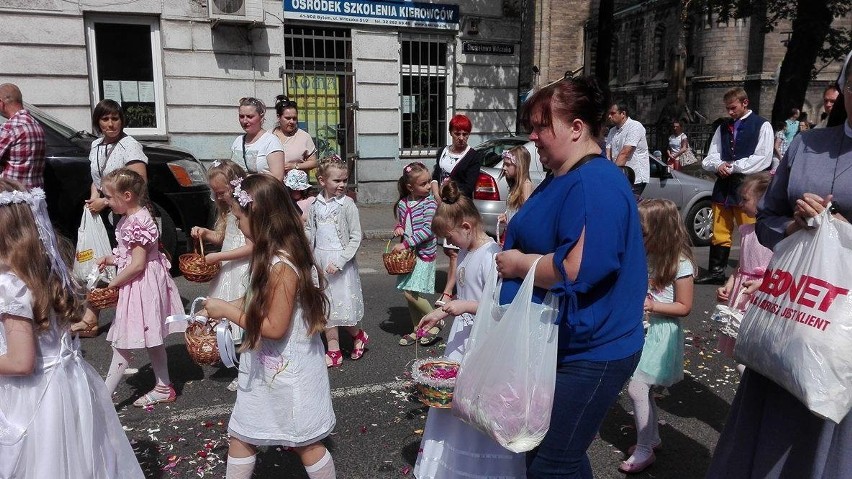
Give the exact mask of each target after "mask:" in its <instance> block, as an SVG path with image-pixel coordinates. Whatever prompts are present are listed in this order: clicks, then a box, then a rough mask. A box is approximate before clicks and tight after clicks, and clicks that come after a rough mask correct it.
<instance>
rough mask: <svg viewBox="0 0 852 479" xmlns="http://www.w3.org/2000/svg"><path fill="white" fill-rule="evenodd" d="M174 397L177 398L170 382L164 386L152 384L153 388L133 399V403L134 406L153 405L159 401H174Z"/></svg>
mask: <svg viewBox="0 0 852 479" xmlns="http://www.w3.org/2000/svg"><path fill="white" fill-rule="evenodd" d="M163 394H167V396H165V397H163V396H162V395H163ZM175 399H177V393H176V392H175V388H173V387H172V385H171V384H169V385H168V386H165V387H164V386H154V389H152V390H150V391H148V392H146V393H145V394H144V395H143V396H142V397H141V398H139V399H137V400H135V401H133V405H134V406H136V407H145V406H153V405H154V404H157V403H161V402H175Z"/></svg>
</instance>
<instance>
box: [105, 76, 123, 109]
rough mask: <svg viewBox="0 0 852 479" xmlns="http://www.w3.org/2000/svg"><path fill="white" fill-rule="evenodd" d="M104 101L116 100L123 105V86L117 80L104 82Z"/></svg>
mask: <svg viewBox="0 0 852 479" xmlns="http://www.w3.org/2000/svg"><path fill="white" fill-rule="evenodd" d="M103 86H104V100H115V101H117V102H118V103H119V104H121V84H120V82H119V81H117V80H104V81H103Z"/></svg>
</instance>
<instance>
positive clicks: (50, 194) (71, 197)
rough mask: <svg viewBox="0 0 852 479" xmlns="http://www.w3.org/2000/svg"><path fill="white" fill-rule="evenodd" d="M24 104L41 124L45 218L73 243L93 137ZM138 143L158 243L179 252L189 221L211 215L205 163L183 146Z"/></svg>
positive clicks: (203, 221) (203, 222) (205, 222)
mask: <svg viewBox="0 0 852 479" xmlns="http://www.w3.org/2000/svg"><path fill="white" fill-rule="evenodd" d="M26 108H27V109H28V110H29V111H30V113H31V114H32V115H33V117H35V119H36V120H38V121H39V123H41V125H42V127H44V133H45V143H46V144H47V145H46V146H47V151H46V156H47V158H46V159H47V164H46V167H45V171H44V184H45V188H44V189H45V193H46V194H47V207H48V211H49V212H50V219H51V221H52V222H53V227H54V228H55V229H56V230H57V232H58V233H60V234H62V235H63V236H65V237H67V238H69V239H71V240H72V241H74V242H75V243H76V240H77V228H78V227H79V225H80V218H81V215H82V213H83V205H84V202H85V200H87V199H88V198H89V192H90V191H91V185H92V176H91V173H90V169H89V168H90V165H89V150H90V149H91V146H92V141H93V140H94V139H95V138H97V137H96V136H94V135H92V134H91V133H88V132H85V131H75V130H74V129H73V128H71V127H70V126H68V125H66V124H64V123H62V122H61V121H59V120H57V119H56V118H54V117H52V116H50V115H48V114H47V113H45V112H43V111H41V110H39V109H38V108H35V107H33V106H31V105H26ZM142 147H143V150H144V152H145V155H146V156H147V157H148V193H149V196H150V198H151V201H152V202H153V203H154V208H155V210H156V212H155V216H156V220H157V223H158V225H159V226H160V232H161V233H160V242H161V243H162V247H163V249H164V250H165V251H166V252H167V253H168V254H170V255H171V256H172V258H176V257H177V255H178V253H180V252H181V251H180V250H179V248H178V245H179V244H183V245H185V241H186V234H188V233H189V230H190V229H191V228H192V227H193V226H209V225H210V223H211V220H212V219H213V217H214V210H215V207H214V205H213V202H212V200H211V198H210V187H209V186H208V185H207V174H206V172H205V169H204V166H202V165H201V163H200V162H199V161H198V160H197V159H195V157H193V156H192V155H191V154H190V153H188V152H186V151H183V150H180V149H178V148H174V147H169V146H161V145H152V144H146V143H143V144H142ZM107 228H110V226H109V225H107ZM182 249H183V248H181V250H182Z"/></svg>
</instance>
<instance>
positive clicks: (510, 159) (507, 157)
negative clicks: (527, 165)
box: [500, 150, 518, 165]
mask: <svg viewBox="0 0 852 479" xmlns="http://www.w3.org/2000/svg"><path fill="white" fill-rule="evenodd" d="M500 156H501V157H502V158H503V163H511V164H513V165H517V164H518V158H517V157H515V155H514V154H512V152H510V151H509V150H506V151H504V152H503V154H501V155H500Z"/></svg>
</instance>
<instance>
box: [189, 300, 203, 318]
mask: <svg viewBox="0 0 852 479" xmlns="http://www.w3.org/2000/svg"><path fill="white" fill-rule="evenodd" d="M206 300H207V298H206V297H204V296H199V297H197V298H195V299H193V300H192V305H191V306H190V307H189V321H190V322H191V321H195V313H196V312H197V311H198V305H199V303H201V302H202V301H206Z"/></svg>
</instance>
